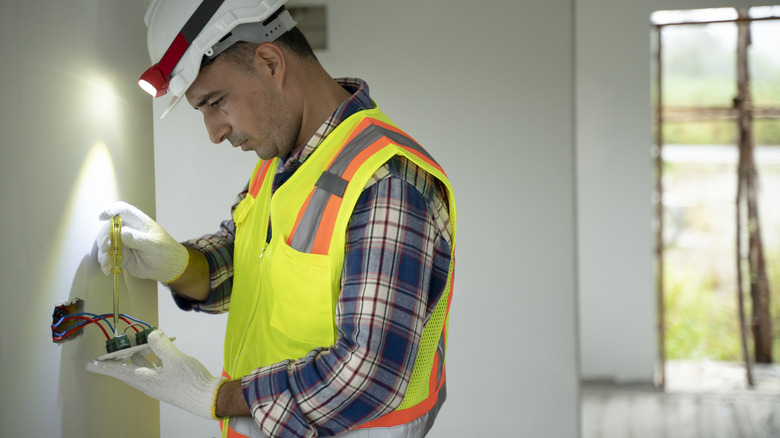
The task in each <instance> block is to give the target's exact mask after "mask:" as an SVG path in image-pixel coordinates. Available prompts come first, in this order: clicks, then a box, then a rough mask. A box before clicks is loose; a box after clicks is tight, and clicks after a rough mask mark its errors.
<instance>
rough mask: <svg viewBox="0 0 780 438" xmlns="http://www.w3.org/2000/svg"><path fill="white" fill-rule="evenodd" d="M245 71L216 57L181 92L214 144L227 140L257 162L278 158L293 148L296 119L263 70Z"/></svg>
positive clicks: (296, 129) (270, 77)
mask: <svg viewBox="0 0 780 438" xmlns="http://www.w3.org/2000/svg"><path fill="white" fill-rule="evenodd" d="M254 70H255V71H254V72H247V71H246V70H245V69H241V68H240V67H238V66H236V65H235V64H233V63H231V62H230V61H226V60H224V59H222V58H221V57H218V58H217V59H215V60H214V62H212V63H211V64H210V65H208V66H207V67H205V68H203V69H202V70H201V72H200V74H199V75H198V77H197V78H196V79H195V82H193V83H192V85H191V86H190V88H189V89H188V90H187V93H186V97H187V100H188V101H189V103H190V104H191V105H192V106H193V107H195V109H197V110H199V111H200V112H201V113H202V114H203V121H204V122H205V124H206V129H207V130H208V133H209V138H210V139H211V141H212V142H214V143H222V142H223V141H225V140H228V141H230V143H231V144H232V145H233V146H234V147H240V148H241V149H243V150H245V151H249V150H253V151H255V153H256V154H257V155H258V156H259V157H260V158H262V159H264V160H267V159H271V158H274V157H284V156H286V155H288V154H289V153H290V151H292V150H293V148H294V147H295V141H296V139H297V138H298V132H299V130H300V126H301V120H300V117H299V116H297V115H296V112H295V111H294V110H293V108H292V106H291V105H290V104H289V103H288V102H287V101H286V100H285V99H284V96H283V95H282V94H281V92H280V90H279V89H278V87H277V86H276V82H275V81H274V79H273V75H272V73H270V72H269V71H268V69H264V67H263V66H259V67H258V66H255V69H254Z"/></svg>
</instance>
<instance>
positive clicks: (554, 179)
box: [155, 0, 578, 438]
mask: <svg viewBox="0 0 780 438" xmlns="http://www.w3.org/2000/svg"><path fill="white" fill-rule="evenodd" d="M291 3H293V2H292V1H291ZM301 3H303V2H301ZM307 3H309V4H311V3H327V6H328V12H327V13H328V17H329V33H328V37H329V45H330V47H329V49H328V50H327V51H324V52H322V53H319V54H318V56H319V57H320V60H321V61H322V63H323V64H324V65H325V67H326V69H328V70H329V71H330V72H331V74H332V75H334V76H359V77H362V78H363V79H365V80H367V81H368V83H369V85H370V87H371V90H372V95H373V97H374V98H375V100H376V101H377V102H378V103H379V105H380V106H381V107H382V108H383V109H384V110H385V112H387V113H388V114H389V115H390V117H391V118H393V119H394V120H395V121H396V122H397V123H398V124H400V125H401V126H402V127H403V128H404V129H405V130H407V131H408V132H409V133H410V134H411V135H413V136H415V137H416V138H417V139H418V140H419V141H420V142H421V143H422V144H423V145H424V146H425V147H426V148H428V149H429V150H430V152H431V153H432V154H433V155H434V156H436V157H437V160H438V161H439V162H440V163H441V164H442V165H443V167H444V168H445V169H446V171H447V172H448V174H449V176H450V179H451V180H452V182H453V185H454V187H455V191H456V197H457V201H458V213H459V217H458V219H459V224H458V227H459V237H458V244H457V245H458V247H457V249H456V257H457V275H456V284H455V296H454V301H453V307H452V316H451V326H450V330H451V332H450V333H451V341H450V348H449V357H448V377H449V399H448V402H447V404H446V405H445V408H444V410H443V411H442V413H441V415H440V418H439V421H438V423H437V426H436V427H435V428H434V429H433V431H432V433H431V435H430V436H432V437H453V436H506V435H512V436H515V435H517V436H545V437H564V438H571V437H574V436H577V429H578V383H577V380H578V371H577V356H578V355H577V345H576V344H577V337H576V321H577V318H576V311H577V308H576V304H575V277H576V275H575V255H576V254H575V237H574V230H575V222H574V183H575V181H574V167H575V163H574V120H573V108H574V91H573V85H574V74H573V71H574V70H573V67H574V66H573V36H574V35H573V20H574V18H573V16H572V13H573V11H572V8H573V4H572V2H571V1H562V0H556V1H550V0H547V1H544V0H534V1H524V2H516V1H510V0H504V1H501V0H490V1H486V2H480V3H479V4H478V5H477V4H476V3H474V2H467V1H465V0H449V1H444V0H429V1H425V2H419V1H413V0H400V1H394V2H380V1H365V0H335V1H329V2H324V1H319V2H311V1H309V2H307ZM165 103H166V102H161V103H159V104H156V106H155V113H156V114H158V115H159V114H160V113H161V110H162V108H163V107H164V106H165ZM155 143H156V145H155V160H156V175H157V184H156V189H157V201H158V205H157V211H158V219H159V220H160V221H161V222H162V223H163V225H164V226H166V227H167V228H168V229H169V230H170V231H171V233H172V234H173V235H174V237H176V238H178V239H185V238H188V237H192V236H195V235H198V234H201V233H204V232H209V231H211V230H214V229H216V226H217V225H218V223H219V220H221V219H223V218H225V217H227V215H228V213H229V210H228V208H229V205H230V203H231V201H232V199H233V196H234V195H235V193H236V192H237V191H238V190H239V189H240V188H241V186H242V185H243V183H245V181H246V180H247V178H248V176H249V173H250V171H251V167H252V165H253V164H254V160H255V157H254V156H247V154H243V153H241V152H240V151H234V150H232V149H230V147H229V146H228V145H218V146H213V145H210V144H209V143H208V139H207V137H206V134H205V129H204V128H203V127H202V121H201V120H200V119H199V117H198V116H197V113H196V112H195V111H193V110H191V109H190V108H187V107H186V105H181V107H180V108H177V109H176V110H175V111H174V112H173V113H171V114H170V115H169V116H167V117H166V118H165V119H163V120H162V121H156V122H155ZM198 169H206V170H205V171H203V173H202V174H200V175H195V174H193V172H195V171H196V170H198ZM160 320H161V323H160V325H161V326H162V327H163V328H165V329H166V330H167V331H168V332H169V334H171V335H176V336H177V339H178V340H177V344H179V346H180V347H182V349H185V348H186V349H185V351H187V352H188V353H189V354H192V355H194V356H196V357H198V358H199V359H201V360H202V361H204V362H208V366H209V367H210V368H211V369H212V372H218V371H219V369H220V368H221V365H220V364H219V363H220V358H221V342H222V339H221V338H222V335H223V332H222V330H224V320H223V319H221V318H216V320H215V319H214V318H212V317H209V316H208V315H183V314H182V312H178V311H177V310H176V309H175V308H174V306H173V304H172V303H171V300H170V298H169V297H168V296H166V294H161V299H160ZM161 411H162V419H161V429H162V436H164V437H178V436H185V435H186V436H192V437H209V436H213V435H215V434H216V433H217V432H216V426H215V425H213V424H210V425H209V424H206V423H207V422H201V421H199V420H198V419H197V418H194V417H193V416H191V415H189V414H187V413H185V412H183V411H180V410H178V409H175V408H170V407H168V406H166V405H163V406H162V407H161Z"/></svg>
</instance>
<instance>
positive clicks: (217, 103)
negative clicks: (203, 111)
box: [211, 98, 222, 108]
mask: <svg viewBox="0 0 780 438" xmlns="http://www.w3.org/2000/svg"><path fill="white" fill-rule="evenodd" d="M220 106H222V98H219V99H217V100H215V101H214V102H212V103H211V107H212V108H219V107H220Z"/></svg>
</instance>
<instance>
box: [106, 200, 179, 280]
mask: <svg viewBox="0 0 780 438" xmlns="http://www.w3.org/2000/svg"><path fill="white" fill-rule="evenodd" d="M116 215H119V216H120V217H121V218H122V269H123V270H125V271H127V273H128V274H130V275H132V276H133V277H137V278H149V279H152V280H157V281H160V282H163V283H170V282H172V281H173V280H175V279H177V278H179V276H180V275H181V274H182V273H183V272H184V270H185V269H186V268H187V262H188V259H189V254H187V248H185V247H184V245H182V244H181V243H179V242H177V241H176V240H175V239H174V238H173V237H171V235H170V234H168V233H167V232H166V231H165V230H164V229H163V228H162V227H161V226H160V225H158V224H157V222H155V221H154V220H152V218H150V217H149V216H147V215H146V214H144V213H143V212H142V211H141V210H139V209H137V208H135V207H133V206H132V205H130V204H128V203H126V202H117V203H115V204H113V205H111V206H110V207H109V208H107V209H105V210H104V211H103V212H102V213H101V214H100V220H103V221H106V223H105V224H104V225H103V226H102V227H101V228H100V231H99V232H98V236H97V239H96V241H97V247H98V261H99V262H100V267H101V269H103V272H104V273H105V274H106V275H108V274H109V273H110V272H111V255H110V252H109V250H110V249H111V236H110V234H111V233H110V222H109V221H110V219H111V218H112V217H114V216H116Z"/></svg>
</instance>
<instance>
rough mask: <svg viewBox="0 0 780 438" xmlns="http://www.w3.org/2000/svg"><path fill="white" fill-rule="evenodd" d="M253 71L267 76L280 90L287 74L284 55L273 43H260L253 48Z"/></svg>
mask: <svg viewBox="0 0 780 438" xmlns="http://www.w3.org/2000/svg"><path fill="white" fill-rule="evenodd" d="M254 62H255V69H256V70H257V71H258V72H262V73H263V74H265V75H268V76H269V78H270V79H271V80H272V81H273V82H274V83H275V84H277V86H279V87H280V88H281V85H282V84H283V83H284V78H285V75H286V73H287V59H286V57H285V53H284V52H283V51H282V50H281V49H280V48H279V46H278V45H276V44H274V43H261V44H258V45H257V47H256V48H255V58H254Z"/></svg>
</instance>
